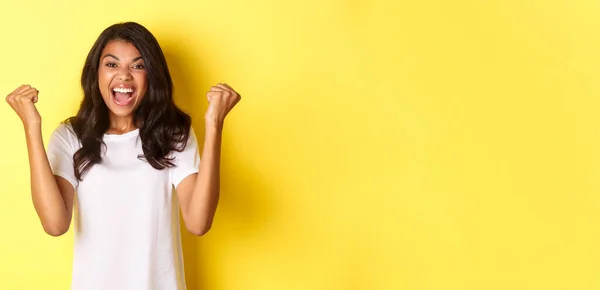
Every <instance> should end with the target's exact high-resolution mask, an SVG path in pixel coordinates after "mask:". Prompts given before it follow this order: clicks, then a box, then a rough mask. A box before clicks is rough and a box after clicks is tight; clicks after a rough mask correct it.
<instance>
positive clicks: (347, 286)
mask: <svg viewBox="0 0 600 290" xmlns="http://www.w3.org/2000/svg"><path fill="white" fill-rule="evenodd" d="M17 2H18V1H9V0H2V3H1V6H0V27H1V29H0V50H1V51H0V52H1V54H0V55H1V57H2V58H1V59H2V61H1V63H0V92H1V93H2V95H6V94H8V93H9V92H10V91H12V90H13V89H14V88H16V87H17V86H18V85H20V84H22V83H29V84H32V85H34V86H36V87H37V88H38V89H39V90H40V103H39V109H40V111H41V114H42V116H43V118H44V124H43V129H44V137H45V139H46V140H47V138H48V137H49V134H50V132H51V131H52V130H53V129H54V127H55V126H56V125H57V123H58V122H59V121H60V120H62V119H64V118H66V117H68V116H70V115H71V114H74V112H75V111H76V109H77V107H78V105H79V100H80V98H81V95H80V89H79V83H78V82H79V74H80V71H81V67H82V65H83V61H84V58H85V56H86V54H87V52H88V50H89V48H90V47H91V45H92V43H93V41H94V40H95V38H96V37H97V36H98V34H99V33H100V32H101V30H102V29H104V28H105V27H107V26H108V25H110V24H112V23H114V22H118V21H125V20H133V21H138V22H140V23H142V24H144V25H145V26H147V27H148V28H149V29H150V30H151V31H152V32H153V33H155V35H156V36H157V38H158V39H159V41H160V42H161V44H162V45H163V48H164V50H165V53H166V55H167V58H168V62H169V65H170V68H171V70H172V74H173V76H174V81H175V85H176V97H177V101H178V102H179V103H180V104H181V105H182V106H183V107H184V108H185V109H186V110H188V111H189V112H191V114H192V115H193V117H194V118H195V122H194V123H195V127H196V128H197V130H199V131H200V132H201V133H202V116H203V112H204V110H205V108H206V104H205V97H204V92H205V91H206V90H207V89H208V88H209V86H210V85H211V84H213V83H216V82H220V81H224V82H228V83H229V84H231V85H233V86H234V87H235V88H236V89H238V90H239V91H240V92H241V93H242V96H243V100H242V102H241V103H240V104H239V105H238V107H237V108H236V109H235V110H234V112H233V113H232V115H231V116H230V118H229V121H228V124H227V128H226V132H225V140H224V145H223V146H224V151H223V154H224V156H223V191H222V195H223V197H222V202H221V204H220V207H219V211H218V213H217V217H216V221H215V224H214V227H213V230H212V231H211V232H210V234H209V235H208V236H206V237H202V238H197V237H192V236H191V235H189V234H187V233H186V234H184V247H185V249H186V254H185V259H186V274H187V279H188V284H189V288H190V289H211V290H212V289H214V290H217V289H218V290H225V289H227V290H251V289H257V290H258V289H260V290H268V289H277V290H280V289H286V290H288V289H289V290H295V289H310V290H320V289H322V290H354V289H364V290H376V289H377V290H379V289H405V290H413V289H414V290H417V289H427V290H441V289H444V290H459V289H460V290H464V289H472V290H480V289H498V290H500V289H502V290H506V289H513V290H516V289H544V290H550V289H577V290H582V289H599V288H600V278H599V277H600V276H599V275H598V269H600V250H599V249H600V246H599V245H600V234H599V232H600V230H599V229H600V194H598V193H599V192H600V182H599V181H600V153H599V152H600V150H599V148H600V117H599V116H600V114H599V108H600V101H599V97H598V96H599V92H600V70H599V69H598V68H599V67H600V66H599V65H600V54H599V53H598V51H600V50H599V48H600V33H599V29H600V18H599V17H598V15H599V14H600V4H598V3H600V2H598V1H595V0H580V1H568V0H562V1H533V0H526V1H521V0H509V1H484V0H480V1H475V0H456V1H441V0H437V1H436V0H426V1H392V0H389V1H383V0H369V1H367V0H365V1H357V0H355V1H341V0H329V1H324V2H321V0H308V1H293V2H289V1H276V0H258V1H234V0H227V1H163V2H161V1H101V2H88V1H77V2H75V1H73V3H67V2H60V1H22V2H20V3H17ZM0 122H1V124H2V139H3V140H4V142H1V143H0V151H1V152H3V156H2V159H1V162H2V163H1V166H0V184H1V189H0V230H1V231H2V236H1V239H0V289H47V290H52V289H68V285H69V281H70V271H71V268H70V267H71V266H70V265H71V257H72V254H71V246H72V233H71V232H69V233H68V234H67V235H65V236H63V237H60V238H52V237H49V236H47V235H45V234H44V233H43V230H42V228H41V226H40V225H39V222H38V220H37V216H36V215H35V212H34V210H33V206H32V204H31V199H30V195H29V187H28V186H29V185H28V166H27V159H26V158H27V156H26V149H25V142H24V135H23V129H22V127H21V125H20V123H19V120H18V119H17V117H16V115H15V114H14V113H13V112H12V111H11V110H10V109H9V107H8V105H6V104H4V105H2V106H0Z"/></svg>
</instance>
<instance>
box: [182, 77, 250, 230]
mask: <svg viewBox="0 0 600 290" xmlns="http://www.w3.org/2000/svg"><path fill="white" fill-rule="evenodd" d="M207 98H208V101H209V103H210V104H209V106H208V110H207V111H206V114H205V122H206V135H205V137H204V147H203V150H202V162H201V163H200V170H199V173H198V174H193V175H190V176H188V177H186V178H185V179H184V180H183V181H182V182H181V183H180V184H179V185H178V186H177V188H176V190H177V195H178V198H179V203H180V205H181V211H182V216H183V219H184V222H185V224H186V227H187V229H188V231H190V232H191V233H193V234H195V235H199V236H200V235H204V234H205V233H207V232H208V231H209V230H210V228H211V226H212V222H213V218H214V215H215V212H216V209H217V204H218V201H219V191H220V157H221V136H222V130H223V123H224V121H225V116H226V115H227V114H228V113H229V112H230V111H231V109H233V107H234V106H235V105H236V104H237V103H238V102H239V101H240V99H241V97H240V95H239V94H238V93H237V92H236V91H234V90H233V89H232V88H231V87H230V86H228V85H227V84H218V85H216V86H213V87H212V88H211V90H210V91H209V92H208V93H207Z"/></svg>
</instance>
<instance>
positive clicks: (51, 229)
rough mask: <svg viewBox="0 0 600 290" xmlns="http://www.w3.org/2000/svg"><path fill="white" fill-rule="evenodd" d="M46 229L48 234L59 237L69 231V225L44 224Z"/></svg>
mask: <svg viewBox="0 0 600 290" xmlns="http://www.w3.org/2000/svg"><path fill="white" fill-rule="evenodd" d="M43 227H44V231H45V232H46V233H47V234H48V235H51V236H53V237H59V236H62V235H64V234H65V233H66V232H67V231H69V225H64V224H59V223H55V224H48V223H47V224H44V225H43Z"/></svg>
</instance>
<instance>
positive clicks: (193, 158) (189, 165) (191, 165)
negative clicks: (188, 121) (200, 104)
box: [171, 128, 200, 188]
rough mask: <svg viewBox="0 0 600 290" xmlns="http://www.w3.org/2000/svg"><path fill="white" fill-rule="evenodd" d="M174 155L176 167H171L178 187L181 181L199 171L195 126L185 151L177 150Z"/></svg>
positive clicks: (172, 176) (174, 182) (174, 181)
mask: <svg viewBox="0 0 600 290" xmlns="http://www.w3.org/2000/svg"><path fill="white" fill-rule="evenodd" d="M173 157H175V159H174V160H173V163H174V164H175V167H173V168H172V169H171V180H172V181H173V185H174V186H175V188H177V186H178V185H179V183H180V182H181V181H183V180H184V179H185V178H186V177H188V176H189V175H191V174H194V173H198V171H199V169H200V154H199V151H198V141H197V139H196V134H195V133H194V129H193V128H190V134H189V136H188V141H187V144H186V146H185V148H184V149H183V151H181V152H177V151H175V153H174V154H173Z"/></svg>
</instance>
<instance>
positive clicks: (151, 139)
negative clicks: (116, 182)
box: [65, 22, 191, 180]
mask: <svg viewBox="0 0 600 290" xmlns="http://www.w3.org/2000/svg"><path fill="white" fill-rule="evenodd" d="M112 40H124V41H126V42H128V43H131V44H133V45H134V46H135V47H136V48H137V50H138V51H139V52H140V54H141V56H142V58H143V60H144V64H145V67H146V72H147V77H148V81H147V83H148V89H147V91H146V95H145V97H144V99H143V100H142V102H141V103H140V106H139V107H138V108H137V110H136V111H135V113H134V124H136V125H137V126H138V127H139V134H140V139H141V141H142V149H143V152H144V154H143V155H140V156H138V158H140V159H145V160H146V161H147V162H148V163H149V164H150V165H151V166H152V167H154V168H156V169H164V168H166V167H172V166H174V164H173V163H172V162H171V161H172V160H173V159H172V158H170V157H169V154H170V153H171V152H172V151H173V150H176V151H179V152H181V151H182V150H183V148H184V147H185V146H186V143H187V140H188V136H189V134H190V126H191V117H190V116H189V115H188V114H186V113H185V112H183V111H182V110H180V109H179V108H178V107H177V106H176V105H175V103H174V101H173V81H172V80H171V74H170V73H169V69H168V67H167V61H166V59H165V56H164V54H163V52H162V49H161V48H160V45H159V44H158V41H157V40H156V38H155V37H154V36H153V35H152V33H150V31H148V30H147V29H146V28H145V27H143V26H142V25H140V24H138V23H135V22H125V23H117V24H114V25H112V26H110V27H108V28H106V29H105V30H104V31H103V32H102V33H101V34H100V36H99V37H98V39H97V40H96V42H95V43H94V45H93V46H92V49H91V50H90V52H89V54H88V56H87V59H86V61H85V65H84V66H83V72H82V75H81V86H82V88H83V93H84V96H83V100H82V102H81V106H80V108H79V111H78V112H77V115H75V116H73V117H70V118H68V119H67V120H66V121H65V123H67V124H70V125H71V127H72V128H73V131H74V133H75V135H77V138H78V139H79V141H80V142H81V146H82V147H81V148H80V149H79V150H78V151H77V152H76V153H75V154H74V156H73V167H74V169H75V177H76V178H77V179H78V180H82V175H83V174H85V172H87V171H88V170H89V169H90V168H91V167H92V166H93V165H94V164H98V163H101V162H102V156H101V151H102V150H101V149H102V146H106V144H105V143H104V142H103V136H104V134H105V133H106V131H107V130H108V128H109V114H108V113H109V112H108V107H107V106H106V104H105V103H104V100H103V99H102V95H101V94H100V89H99V85H98V67H99V65H100V57H101V53H102V51H103V50H104V47H105V46H106V45H107V44H108V43H109V42H110V41H112Z"/></svg>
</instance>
